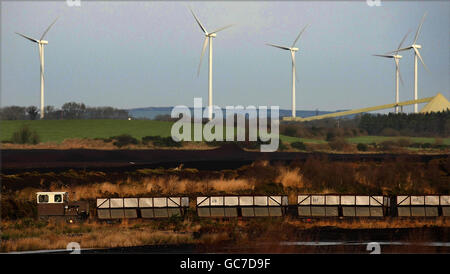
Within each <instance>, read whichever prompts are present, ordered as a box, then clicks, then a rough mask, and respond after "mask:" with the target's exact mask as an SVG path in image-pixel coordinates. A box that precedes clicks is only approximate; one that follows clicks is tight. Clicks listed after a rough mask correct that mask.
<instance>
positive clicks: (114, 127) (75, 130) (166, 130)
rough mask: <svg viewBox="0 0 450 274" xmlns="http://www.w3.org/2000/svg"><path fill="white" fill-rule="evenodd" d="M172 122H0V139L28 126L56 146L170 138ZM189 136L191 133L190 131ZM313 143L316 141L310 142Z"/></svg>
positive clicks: (42, 139) (284, 140)
mask: <svg viewBox="0 0 450 274" xmlns="http://www.w3.org/2000/svg"><path fill="white" fill-rule="evenodd" d="M172 124H173V122H164V121H154V120H131V121H128V120H35V121H29V120H26V121H0V140H1V141H8V140H10V139H11V136H12V134H13V132H14V131H17V130H18V129H19V128H20V127H21V126H23V125H28V126H29V127H30V129H33V130H36V132H37V133H38V134H39V136H40V138H41V142H56V143H60V142H62V141H64V139H73V138H89V139H94V138H109V137H112V136H118V135H121V134H130V135H131V136H133V137H135V138H137V139H141V138H142V137H144V136H161V137H168V136H170V130H171V128H172ZM192 133H193V130H192ZM280 138H281V140H282V141H283V142H287V143H291V142H298V141H306V140H307V139H305V140H303V139H300V138H295V137H289V136H280ZM312 141H314V142H317V141H319V142H320V140H312Z"/></svg>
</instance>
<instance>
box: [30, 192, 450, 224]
mask: <svg viewBox="0 0 450 274" xmlns="http://www.w3.org/2000/svg"><path fill="white" fill-rule="evenodd" d="M36 197H37V207H38V217H39V218H46V219H47V218H57V219H65V220H67V221H68V222H75V221H79V220H85V219H87V218H88V217H89V216H90V215H91V216H95V217H96V218H97V219H99V220H120V219H137V218H142V219H153V218H169V217H172V216H181V217H183V216H186V214H187V212H188V211H189V209H191V210H192V211H194V212H195V214H196V215H197V216H198V217H205V218H208V217H209V218H238V217H244V218H245V217H250V218H251V217H283V216H292V217H294V216H295V217H298V218H332V217H339V218H345V217H360V218H361V217H369V218H383V217H449V216H450V195H402V196H383V195H348V194H346V195H340V194H300V195H297V197H296V198H297V199H296V201H291V203H289V199H288V196H285V195H271V196H266V195H241V196H238V195H230V196H200V197H195V200H196V201H195V204H194V202H192V204H191V203H190V200H189V197H180V196H178V197H134V198H97V199H96V207H95V209H92V210H91V211H93V212H90V210H89V202H88V201H74V202H71V201H69V196H68V193H67V192H38V193H36ZM292 202H293V203H292ZM90 213H93V214H90Z"/></svg>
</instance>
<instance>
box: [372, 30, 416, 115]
mask: <svg viewBox="0 0 450 274" xmlns="http://www.w3.org/2000/svg"><path fill="white" fill-rule="evenodd" d="M408 34H409V31H408V33H406V34H405V36H404V37H403V39H402V41H401V42H400V44H399V45H398V47H397V50H396V51H395V52H394V54H387V53H386V54H374V55H373V56H378V57H384V58H393V59H394V61H395V103H396V104H398V103H399V101H400V95H399V86H398V80H399V79H400V81H401V82H402V85H403V80H402V77H401V75H400V64H399V62H400V59H401V58H402V56H401V55H398V50H399V49H400V48H401V46H402V44H403V42H404V41H405V39H406V37H407V36H408ZM395 113H398V105H397V106H395Z"/></svg>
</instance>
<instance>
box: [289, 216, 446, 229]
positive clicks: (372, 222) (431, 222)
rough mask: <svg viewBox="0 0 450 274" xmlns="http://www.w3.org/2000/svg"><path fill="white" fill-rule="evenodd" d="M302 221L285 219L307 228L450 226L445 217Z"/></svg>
mask: <svg viewBox="0 0 450 274" xmlns="http://www.w3.org/2000/svg"><path fill="white" fill-rule="evenodd" d="M310 220H311V221H310V222H304V221H301V220H298V219H286V222H287V223H289V224H292V225H294V226H296V227H299V228H303V229H308V228H314V227H337V228H343V229H386V228H421V227H433V226H434V227H450V222H449V220H448V219H447V218H436V219H416V218H407V219H400V218H389V217H385V218H383V219H377V218H373V219H371V218H355V219H345V218H344V219H336V218H330V219H314V218H312V219H310Z"/></svg>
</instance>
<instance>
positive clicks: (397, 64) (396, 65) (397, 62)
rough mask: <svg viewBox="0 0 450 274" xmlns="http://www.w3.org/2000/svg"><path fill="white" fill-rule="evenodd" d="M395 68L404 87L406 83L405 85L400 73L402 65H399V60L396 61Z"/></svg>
mask: <svg viewBox="0 0 450 274" xmlns="http://www.w3.org/2000/svg"><path fill="white" fill-rule="evenodd" d="M395 67H396V68H397V70H398V77H399V78H400V83H401V84H402V86H404V85H405V83H403V79H402V74H401V73H400V64H399V60H398V59H396V60H395Z"/></svg>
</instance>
